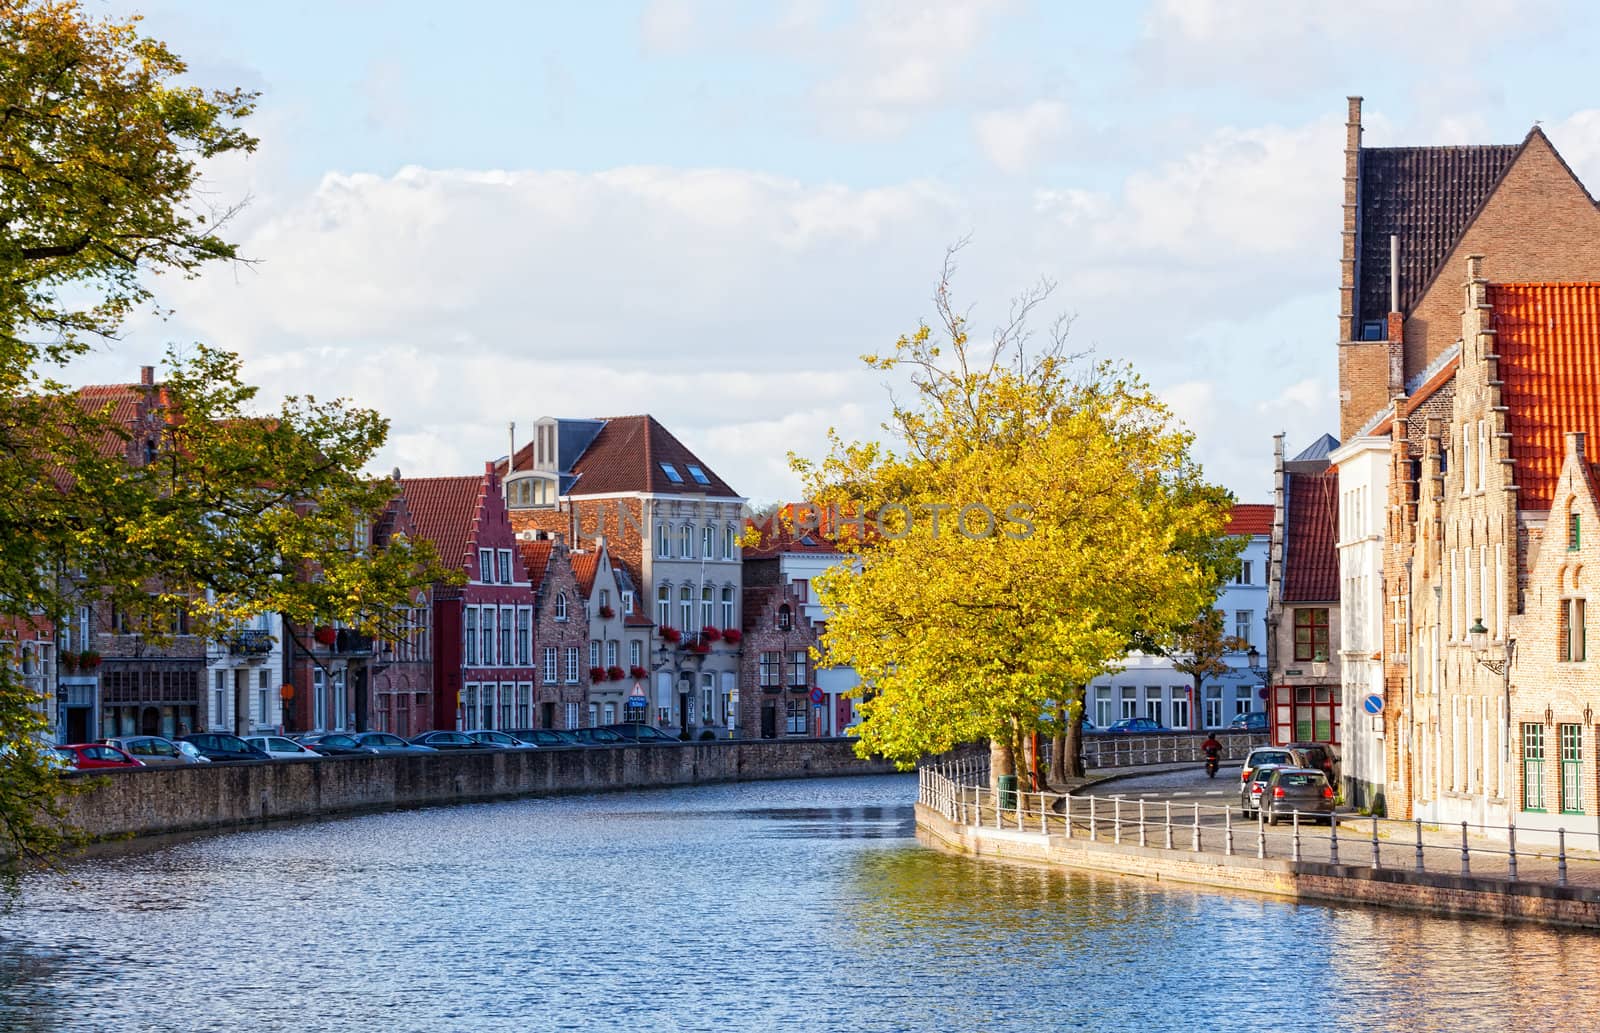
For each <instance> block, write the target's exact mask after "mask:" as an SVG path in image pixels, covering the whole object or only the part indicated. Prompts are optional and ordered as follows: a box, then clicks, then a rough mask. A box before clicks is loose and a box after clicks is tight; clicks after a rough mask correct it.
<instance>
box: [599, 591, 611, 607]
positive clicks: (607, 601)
mask: <svg viewBox="0 0 1600 1033" xmlns="http://www.w3.org/2000/svg"><path fill="white" fill-rule="evenodd" d="M600 609H602V610H609V609H611V590H610V589H609V588H602V589H600Z"/></svg>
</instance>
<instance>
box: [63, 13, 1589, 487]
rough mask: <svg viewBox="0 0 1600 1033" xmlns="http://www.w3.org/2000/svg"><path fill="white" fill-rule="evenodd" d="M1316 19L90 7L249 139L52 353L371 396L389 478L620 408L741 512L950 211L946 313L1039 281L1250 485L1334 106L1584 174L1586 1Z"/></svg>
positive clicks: (1322, 420)
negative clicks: (207, 211)
mask: <svg viewBox="0 0 1600 1033" xmlns="http://www.w3.org/2000/svg"><path fill="white" fill-rule="evenodd" d="M1332 6H1333V5H1315V6H1313V5H1294V4H1282V3H1281V2H1268V0H1163V2H1158V3H1151V4H1147V5H1144V6H1136V5H1107V4H1083V3H1068V2H1060V3H1025V2H1010V3H1007V2H971V3H895V2H885V3H842V2H831V3H830V2H807V0H793V2H773V3H764V4H749V3H743V4H741V3H732V2H721V0H651V2H634V3H621V2H596V3H585V4H556V3H521V4H511V3H505V4H502V3H464V4H458V5H455V6H444V5H438V4H421V3H410V2H401V3H378V2H376V0H346V2H337V0H332V2H323V3H317V4H310V3H285V4H277V5H268V4H228V5H219V4H215V3H200V2H189V0H148V2H144V3H138V4H129V3H126V2H124V0H105V2H103V3H97V2H95V0H90V3H89V7H90V9H91V10H103V11H106V12H108V13H115V14H126V13H131V12H135V11H137V12H139V13H142V14H143V15H144V16H145V23H144V27H145V31H146V32H148V33H149V34H151V35H154V36H157V37H159V38H162V39H164V40H166V41H167V42H169V43H170V44H171V45H172V46H173V47H174V49H176V50H177V51H178V52H179V53H180V54H183V55H184V56H185V57H186V58H187V59H188V60H189V62H190V66H191V75H192V77H193V78H194V79H195V80H196V81H199V82H202V83H205V84H208V85H219V86H220V85H239V86H244V87H247V88H251V89H258V90H260V91H262V100H261V105H260V111H259V114H258V116H257V117H256V118H254V119H253V120H252V122H253V128H254V130H255V131H256V132H257V133H258V134H259V135H260V136H261V138H262V147H261V150H260V152H259V153H258V154H257V155H256V156H255V157H253V158H251V159H249V160H248V161H243V160H230V161H227V162H223V163H219V164H218V165H217V166H216V167H214V168H212V169H211V170H209V184H208V190H209V193H208V195H207V196H208V197H209V198H212V199H214V200H215V201H216V202H217V203H227V202H232V201H237V200H241V199H244V198H246V197H248V198H249V204H248V206H247V207H246V209H245V210H244V212H243V213H242V214H241V215H240V217H239V218H238V220H237V221H236V222H235V223H234V225H233V230H234V233H235V236H236V238H237V239H238V240H239V241H240V243H241V246H242V248H243V249H244V251H245V252H246V253H247V254H248V255H250V256H251V257H253V258H256V259H258V260H259V261H258V264H257V265H255V266H253V267H250V268H244V269H226V270H217V271H214V272H212V273H211V274H209V275H207V276H205V277H203V278H201V279H200V280H198V281H193V282H180V283H168V282H163V283H161V285H160V290H161V296H162V300H163V301H164V302H166V303H167V304H169V305H171V306H174V307H175V308H176V311H177V314H176V316H175V317H174V318H172V319H170V320H168V321H165V322H156V321H154V320H148V319H146V320H140V321H137V322H136V323H135V324H134V325H132V326H131V327H130V333H129V334H128V336H127V338H126V340H124V341H122V342H120V343H118V344H116V345H114V346H111V347H110V348H108V349H107V350H106V351H104V352H102V353H101V354H98V355H96V356H94V357H93V358H91V359H89V360H87V361H85V362H84V363H82V365H81V366H80V368H78V369H77V370H75V371H74V375H75V377H76V379H79V380H100V381H104V380H117V379H126V378H128V377H130V376H131V375H132V371H133V370H134V367H136V366H137V365H139V364H140V363H144V362H150V361H154V359H155V358H156V357H158V356H159V354H160V353H161V351H163V350H164V349H165V347H166V345H167V343H168V342H169V341H177V342H183V341H188V340H197V339H204V340H207V341H210V342H212V343H215V344H218V345H221V346H225V347H229V348H232V349H234V350H237V351H239V352H241V353H242V354H243V355H244V356H245V359H246V371H247V374H248V375H249V376H250V377H251V378H252V379H253V380H255V381H257V382H259V383H261V384H262V385H263V386H264V387H265V388H266V389H267V391H268V392H269V393H277V394H282V393H287V392H305V391H308V390H309V391H312V392H315V393H317V394H320V395H333V394H337V395H343V396H347V397H350V398H352V399H354V400H355V401H357V402H359V403H361V404H365V405H371V406H374V407H376V408H378V409H380V410H382V411H383V412H385V413H386V414H387V415H389V416H390V417H391V418H392V420H393V421H394V432H393V435H392V441H391V445H390V447H389V449H388V450H387V452H386V453H385V455H384V456H383V463H382V466H383V467H384V468H385V469H387V467H388V466H391V465H399V466H400V467H402V469H403V470H404V471H405V472H406V473H408V474H416V475H423V474H441V473H452V472H461V473H466V472H472V471H475V470H477V469H481V466H480V465H479V464H480V463H481V462H482V460H483V459H484V458H489V457H493V456H497V455H500V454H503V453H504V451H505V442H506V440H507V428H506V424H507V422H508V421H512V420H515V421H517V422H518V423H519V425H520V426H522V427H524V428H526V427H527V426H528V425H529V424H531V421H532V420H533V419H535V418H537V417H539V416H542V415H552V414H553V415H575V416H578V415H597V414H598V415H607V414H614V413H621V412H638V411H647V410H648V411H651V412H654V413H656V414H657V415H658V416H659V417H661V418H662V419H663V420H664V421H665V422H666V423H667V424H668V426H669V427H671V428H673V429H674V430H675V431H676V432H677V433H678V434H679V436H680V437H682V438H684V439H685V441H686V442H687V443H688V444H689V445H690V446H691V447H693V448H694V449H696V450H697V451H698V452H700V454H701V456H702V458H704V459H705V460H706V461H707V462H708V463H710V464H711V465H712V466H713V467H714V468H715V469H717V470H718V472H719V473H721V474H722V475H723V476H724V477H725V478H727V479H728V480H729V481H730V482H731V483H733V484H734V486H735V487H736V488H739V489H740V490H741V491H743V492H744V493H746V494H747V495H750V496H752V497H754V498H757V499H764V500H766V499H775V498H780V497H785V496H789V495H792V494H793V493H794V492H795V490H796V488H795V483H794V482H793V480H792V479H791V478H790V477H789V475H788V474H787V472H786V470H785V464H784V455H785V453H786V452H787V451H789V450H794V451H798V452H800V453H803V454H810V455H815V454H817V452H818V451H819V450H820V449H821V447H822V441H823V436H824V433H825V432H826V430H827V428H828V427H830V426H834V427H838V428H839V429H840V431H841V432H842V433H844V434H845V435H846V436H859V435H870V434H872V433H874V432H875V428H876V426H877V424H878V422H879V421H880V420H881V419H882V418H883V416H884V412H885V409H886V395H885V392H884V390H883V387H882V385H881V383H880V381H879V379H878V377H877V375H875V374H871V373H868V372H866V371H865V370H863V369H862V368H861V367H860V366H859V364H858V363H857V362H856V361H855V360H856V357H857V356H858V355H860V354H861V353H863V352H866V351H869V350H873V349H879V348H883V347H886V346H887V345H888V344H889V343H891V342H892V341H893V339H894V338H895V337H896V336H897V335H898V334H900V333H902V332H906V331H909V330H911V329H913V328H914V327H915V325H916V323H917V321H918V320H919V319H922V318H927V317H931V316H932V306H931V303H930V300H929V299H930V295H931V292H932V288H933V285H934V281H935V278H936V275H937V272H938V269H939V266H940V263H941V260H942V257H943V252H944V248H945V247H946V246H947V245H949V244H950V243H952V242H954V241H955V240H957V239H960V238H962V237H966V236H969V235H970V237H971V244H970V245H969V247H968V248H967V249H966V250H965V251H964V252H963V253H962V255H961V256H960V269H959V274H958V279H957V282H956V290H957V293H958V296H959V297H960V298H961V299H962V300H964V301H965V302H968V303H971V304H972V305H973V306H974V310H973V311H974V318H975V322H976V323H977V324H978V325H980V326H987V325H990V324H991V323H992V322H994V321H998V320H999V319H1000V318H1001V317H1002V316H1003V314H1004V312H1005V308H1006V304H1007V299H1008V298H1009V297H1010V296H1011V295H1013V294H1015V293H1016V292H1017V291H1019V290H1021V289H1023V288H1024V287H1026V286H1027V285H1028V284H1030V283H1032V282H1034V281H1036V280H1037V279H1038V278H1039V277H1041V276H1043V277H1048V278H1050V279H1052V280H1054V281H1055V282H1056V283H1057V284H1058V286H1057V290H1056V293H1055V295H1054V296H1053V298H1052V299H1051V302H1050V305H1049V311H1051V312H1054V311H1063V312H1070V313H1073V314H1075V317H1076V318H1075V322H1074V324H1073V330H1072V343H1073V345H1074V346H1075V347H1080V348H1091V347H1092V348H1093V349H1094V351H1095V353H1096V354H1097V355H1101V356H1105V357H1113V358H1122V359H1127V360H1129V361H1131V362H1133V363H1134V364H1135V365H1136V367H1137V368H1139V369H1140V370H1141V371H1143V372H1144V373H1145V375H1146V376H1147V377H1148V378H1149V379H1150V380H1151V381H1152V382H1153V383H1154V384H1155V385H1156V386H1157V387H1158V388H1159V389H1160V390H1161V391H1162V392H1163V394H1164V395H1165V396H1166V397H1167V398H1168V399H1169V401H1170V402H1171V403H1172V404H1173V405H1174V407H1175V408H1177V409H1178V411H1179V412H1180V413H1181V414H1182V415H1183V416H1184V418H1185V419H1186V420H1187V421H1188V423H1189V424H1190V426H1191V427H1192V428H1193V429H1194V431H1195V433H1196V435H1197V446H1196V447H1197V451H1198V453H1199V455H1200V457H1201V459H1202V460H1203V461H1204V462H1205V463H1206V466H1207V468H1208V470H1209V471H1210V472H1211V473H1212V475H1213V476H1214V477H1216V478H1217V479H1220V480H1222V481H1223V482H1224V483H1226V484H1227V485H1228V486H1229V487H1231V488H1233V489H1234V490H1235V491H1236V492H1237V493H1239V494H1240V496H1241V497H1242V498H1244V499H1246V500H1263V499H1265V498H1266V493H1267V489H1268V480H1269V472H1270V455H1271V434H1272V433H1273V432H1275V431H1278V430H1285V431H1287V432H1288V434H1289V444H1290V448H1291V449H1293V448H1296V447H1297V446H1298V445H1302V444H1305V443H1309V441H1311V440H1312V439H1313V438H1314V437H1315V436H1316V435H1317V434H1319V433H1320V432H1321V431H1322V430H1325V429H1334V423H1335V420H1334V414H1335V403H1334V391H1335V385H1334V374H1335V355H1334V347H1333V338H1334V328H1335V322H1334V318H1335V311H1336V305H1337V295H1336V292H1335V288H1336V286H1337V264H1336V258H1337V247H1338V219H1339V207H1338V205H1339V200H1340V198H1339V189H1340V183H1339V177H1340V175H1341V174H1342V160H1341V154H1340V150H1341V148H1342V146H1343V144H1342V140H1343V129H1342V123H1343V118H1344V97H1345V95H1346V94H1347V93H1361V94H1363V95H1365V97H1366V98H1367V117H1366V122H1367V126H1368V133H1367V142H1368V143H1369V144H1372V145H1383V144H1416V143H1491V142H1506V141H1513V142H1514V141H1517V140H1520V139H1521V138H1522V136H1523V135H1525V133H1526V132H1527V130H1528V128H1529V126H1530V125H1532V123H1533V122H1534V121H1535V120H1540V121H1542V123H1543V125H1544V127H1545V129H1546V131H1547V132H1549V133H1550V135H1551V136H1552V138H1553V139H1554V140H1555V142H1556V145H1557V146H1558V147H1559V148H1561V150H1562V152H1563V154H1564V155H1565V156H1566V157H1567V158H1568V160H1569V161H1570V162H1571V163H1572V164H1573V165H1574V167H1575V168H1576V169H1577V170H1578V172H1579V174H1580V175H1581V176H1583V177H1584V178H1585V180H1586V182H1588V183H1590V184H1591V186H1592V185H1593V184H1595V183H1596V182H1597V181H1600V94H1597V92H1596V90H1595V88H1594V87H1593V86H1592V83H1593V82H1594V81H1595V80H1594V76H1593V74H1592V72H1593V69H1592V65H1591V62H1592V56H1591V54H1590V53H1588V51H1587V49H1586V43H1587V41H1592V40H1593V39H1594V38H1596V31H1595V30H1596V29H1597V27H1600V26H1597V25H1596V21H1597V16H1596V15H1595V14H1594V13H1593V11H1592V10H1591V9H1590V8H1589V7H1587V6H1583V5H1579V4H1561V3H1554V2H1548V0H1534V2H1532V3H1525V4H1521V5H1519V6H1518V8H1517V17H1516V19H1515V20H1514V22H1513V21H1510V20H1509V19H1508V17H1507V9H1506V8H1504V7H1503V5H1497V4H1490V3H1487V2H1481V0H1454V2H1450V3H1444V2H1438V3H1436V2H1432V0H1429V2H1426V3H1417V4H1412V5H1405V4H1392V3H1383V2H1378V0H1352V2H1349V3H1346V4H1342V5H1338V7H1337V9H1336V10H1335V9H1332ZM1042 328H1043V327H1042V323H1041V329H1042ZM523 433H524V437H525V431H524V432H523Z"/></svg>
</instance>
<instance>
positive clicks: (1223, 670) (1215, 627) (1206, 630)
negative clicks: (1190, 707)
mask: <svg viewBox="0 0 1600 1033" xmlns="http://www.w3.org/2000/svg"><path fill="white" fill-rule="evenodd" d="M1224 620H1225V617H1224V615H1223V612H1222V611H1221V610H1214V609H1212V608H1211V607H1209V606H1208V607H1206V609H1205V610H1203V611H1201V614H1200V616H1198V617H1196V618H1195V619H1194V620H1193V621H1190V622H1189V624H1188V625H1186V626H1185V627H1183V628H1182V629H1181V630H1179V632H1178V633H1177V634H1176V635H1175V636H1174V637H1173V640H1172V643H1171V645H1170V646H1169V647H1168V648H1167V650H1166V652H1167V655H1168V656H1170V657H1171V658H1172V667H1173V669H1174V670H1176V671H1178V672H1179V673H1180V674H1187V675H1188V676H1189V679H1190V681H1191V683H1192V684H1193V685H1194V702H1195V706H1197V707H1198V706H1200V705H1201V700H1202V696H1201V692H1202V687H1203V685H1204V683H1205V680H1206V679H1207V678H1217V677H1220V676H1222V675H1224V674H1227V673H1228V671H1229V670H1231V668H1230V667H1229V666H1228V663H1227V661H1226V660H1224V659H1223V657H1225V656H1226V655H1227V654H1229V653H1237V652H1240V651H1242V650H1245V649H1249V648H1250V643H1249V642H1247V641H1246V640H1244V639H1242V638H1239V637H1238V636H1236V635H1229V634H1228V633H1227V630H1226V628H1225V626H1224Z"/></svg>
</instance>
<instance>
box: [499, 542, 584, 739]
mask: <svg viewBox="0 0 1600 1033" xmlns="http://www.w3.org/2000/svg"><path fill="white" fill-rule="evenodd" d="M517 545H518V547H519V548H520V549H521V550H522V560H523V565H524V566H525V567H526V568H527V570H528V576H529V577H530V578H531V579H532V585H533V591H534V644H535V656H536V658H537V661H538V680H537V686H538V692H537V695H538V707H537V712H536V713H535V714H534V717H535V719H536V720H535V723H534V724H529V725H519V726H518V727H522V728H586V727H593V725H594V723H595V722H594V721H593V720H592V719H590V716H589V715H590V710H591V706H590V700H589V690H590V686H591V685H592V684H593V679H592V676H591V673H590V669H589V667H590V665H589V663H588V658H587V656H586V651H587V649H588V646H589V613H588V610H589V608H588V603H587V599H586V597H585V593H584V591H583V589H582V588H581V587H580V585H579V583H578V575H577V573H576V572H575V571H574V570H573V561H572V553H571V550H569V549H568V548H567V544H566V542H565V541H564V540H563V539H562V537H561V535H559V534H557V533H554V532H549V531H537V530H527V531H520V532H518V534H517Z"/></svg>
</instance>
